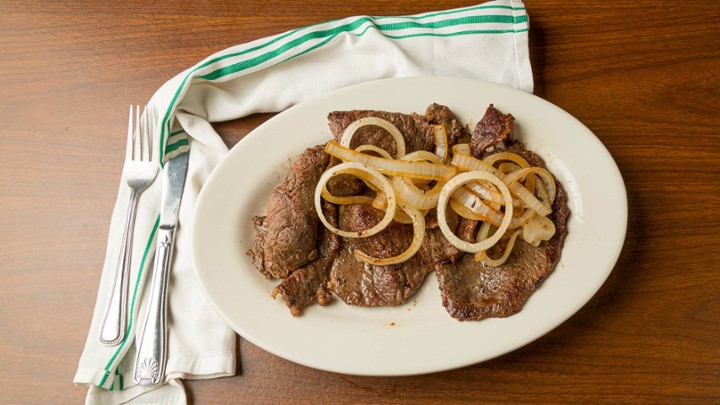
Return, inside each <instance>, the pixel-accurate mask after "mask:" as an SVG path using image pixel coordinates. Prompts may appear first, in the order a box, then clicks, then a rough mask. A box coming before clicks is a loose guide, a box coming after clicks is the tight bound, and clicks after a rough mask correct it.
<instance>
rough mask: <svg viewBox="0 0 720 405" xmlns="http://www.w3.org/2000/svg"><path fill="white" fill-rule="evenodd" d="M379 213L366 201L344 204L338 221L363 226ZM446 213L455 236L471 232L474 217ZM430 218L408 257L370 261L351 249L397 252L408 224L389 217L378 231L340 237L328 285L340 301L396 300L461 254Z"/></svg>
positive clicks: (405, 241) (406, 239)
mask: <svg viewBox="0 0 720 405" xmlns="http://www.w3.org/2000/svg"><path fill="white" fill-rule="evenodd" d="M383 215H384V213H383V212H382V211H379V210H376V209H375V208H372V207H370V206H367V205H349V206H345V207H341V209H340V227H341V228H342V229H346V230H351V231H354V230H362V229H367V228H370V227H372V226H373V225H374V224H376V223H378V222H379V221H380V220H381V219H382V217H383ZM458 219H459V217H455V218H451V221H450V226H451V228H454V227H459V228H458V230H457V233H458V235H459V237H461V238H464V239H466V240H470V239H471V238H472V237H473V229H474V228H475V221H469V220H465V219H460V220H458ZM436 224H437V221H435V220H434V219H433V218H430V221H428V223H427V225H428V226H427V228H426V231H425V237H424V239H423V243H422V245H421V247H420V250H418V252H417V253H416V254H415V256H413V257H411V258H410V259H408V260H407V261H405V262H403V263H399V264H394V265H389V266H375V265H370V264H366V263H364V262H361V261H360V260H358V259H356V258H355V256H354V252H355V250H358V249H359V250H361V251H362V252H365V253H367V254H369V255H371V256H375V257H391V256H395V255H398V254H400V253H402V252H403V251H404V250H405V249H407V247H408V246H409V245H410V243H411V242H412V238H413V227H412V225H405V224H400V223H397V222H392V223H391V224H390V225H389V226H388V227H387V228H386V229H384V230H383V231H382V232H380V233H378V234H376V235H373V236H370V237H367V238H356V239H343V242H344V243H343V247H342V249H340V252H339V254H338V256H337V258H336V259H335V262H334V263H333V265H332V268H331V270H330V281H329V282H328V287H329V288H330V290H332V291H333V292H334V293H335V294H336V295H337V296H338V297H339V298H340V299H341V300H342V301H343V302H345V303H347V304H350V305H359V306H369V307H374V306H395V305H401V304H403V303H404V302H405V301H407V299H408V298H409V297H411V296H412V295H413V294H414V293H415V292H416V291H417V289H418V288H419V287H420V286H421V285H422V283H423V281H424V280H425V276H426V275H427V274H428V273H430V272H432V271H433V270H435V266H436V265H437V264H440V263H452V262H455V261H457V260H458V259H459V258H460V257H462V252H461V251H459V250H457V249H456V248H455V247H454V246H452V245H451V244H450V242H448V241H447V239H445V237H444V236H443V235H442V232H441V231H440V229H439V228H438V227H437V225H436Z"/></svg>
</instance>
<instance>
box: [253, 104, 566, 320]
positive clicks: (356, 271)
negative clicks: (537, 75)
mask: <svg viewBox="0 0 720 405" xmlns="http://www.w3.org/2000/svg"><path fill="white" fill-rule="evenodd" d="M363 117H379V118H383V119H385V120H387V121H389V122H391V123H393V124H394V125H395V126H396V127H397V128H398V129H399V130H400V132H401V133H403V135H404V137H405V144H406V152H408V153H409V152H413V151H416V150H427V151H432V150H433V149H434V147H435V137H434V132H433V125H439V124H442V125H443V126H444V127H445V130H446V133H447V136H448V144H449V146H452V145H453V144H455V143H457V142H468V141H469V142H470V145H471V150H472V152H473V154H474V155H475V156H477V157H482V156H484V155H486V154H487V153H492V152H488V151H487V148H488V147H490V146H495V145H497V144H498V143H501V142H504V143H506V145H505V146H506V147H507V149H508V150H509V151H511V152H514V153H517V154H520V155H521V156H523V157H524V158H525V159H526V160H527V161H528V162H529V163H530V164H531V165H533V166H544V162H543V161H542V159H541V158H540V157H539V156H538V155H536V154H534V153H532V152H529V151H526V150H524V148H523V146H522V145H521V144H520V143H517V142H513V141H512V139H511V135H512V131H513V127H514V121H515V119H514V118H513V116H512V115H510V114H502V113H501V112H500V111H498V110H497V109H495V108H494V107H493V106H492V105H490V107H488V109H487V111H486V112H485V115H484V116H483V117H482V119H481V120H480V122H478V124H477V126H476V128H475V130H474V131H473V133H472V135H470V134H469V133H468V131H467V129H466V128H465V127H463V126H462V125H460V123H459V122H458V120H457V118H456V117H455V115H454V114H453V113H452V111H451V110H450V109H449V108H447V107H445V106H442V105H439V104H432V105H430V106H428V108H427V109H426V111H425V115H424V116H421V115H417V114H410V115H408V114H401V113H391V112H385V111H371V110H352V111H336V112H331V113H330V114H329V115H328V121H329V126H330V129H331V131H332V133H333V136H334V137H335V138H336V139H337V140H338V141H339V140H340V138H341V137H342V134H343V132H344V131H345V129H346V128H347V126H348V125H350V124H351V123H352V122H354V121H356V120H358V119H360V118H363ZM360 144H372V145H375V146H379V147H381V148H383V149H385V150H387V151H388V152H390V154H391V155H395V154H396V150H397V148H396V145H395V141H394V139H393V138H392V136H390V135H389V134H388V133H387V132H386V131H385V130H384V129H382V128H379V127H376V126H365V127H363V128H360V129H359V130H358V132H357V133H356V134H355V136H354V137H353V142H352V143H351V145H350V146H351V147H352V148H355V147H357V146H358V145H360ZM323 148H324V145H319V146H316V147H314V148H310V149H307V150H306V151H305V152H304V153H303V154H302V155H301V156H300V157H299V158H298V160H297V161H296V162H295V163H294V164H293V166H292V168H291V170H290V172H289V173H288V175H287V177H286V178H285V180H284V181H283V183H282V184H281V185H280V186H279V187H278V188H277V189H276V190H274V191H273V193H272V195H271V197H270V201H269V203H268V210H267V215H266V216H263V217H256V218H254V224H255V227H256V230H257V235H256V238H255V240H254V242H253V246H252V249H251V250H250V251H248V252H247V254H248V256H249V257H250V259H251V261H252V263H253V264H254V265H255V266H256V267H257V268H258V270H260V272H262V273H263V274H264V275H265V276H266V277H268V278H283V279H284V280H283V281H282V282H281V283H279V284H278V285H277V287H276V288H275V289H274V290H273V292H272V296H273V297H276V296H277V295H280V296H281V297H282V298H283V299H284V300H285V302H286V304H287V306H288V308H289V309H290V312H291V314H292V315H293V316H298V315H300V314H302V312H303V310H304V309H305V308H307V307H308V306H310V305H312V304H314V303H316V302H317V303H319V304H320V305H326V304H328V303H329V302H330V301H331V300H332V295H333V293H334V294H335V295H337V296H338V297H339V298H340V299H341V300H342V301H344V302H345V303H347V304H351V305H360V306H386V305H400V304H402V303H404V302H406V301H407V299H408V298H409V297H410V296H412V294H414V293H415V292H416V291H417V289H418V288H419V287H420V286H421V285H422V283H423V281H424V279H425V277H426V275H427V274H428V273H430V272H431V271H433V270H436V273H437V277H438V281H439V283H440V292H441V296H442V302H443V305H444V306H445V308H446V309H447V311H448V313H450V315H451V316H453V317H455V318H457V319H460V320H480V319H484V318H488V317H505V316H509V315H512V314H514V313H516V312H518V311H519V310H520V309H521V308H522V306H523V304H524V303H525V301H526V300H527V299H528V297H529V296H530V295H531V294H532V293H533V292H534V291H535V289H536V288H537V287H538V286H539V285H540V283H541V282H542V281H543V280H544V279H545V278H546V277H547V276H548V275H549V274H550V273H551V272H552V271H553V269H554V268H555V266H556V264H557V262H558V260H559V258H560V251H561V249H562V246H563V242H564V238H565V235H566V234H567V228H566V220H567V216H568V208H567V196H566V194H565V192H564V190H563V189H562V187H561V186H560V184H557V186H558V193H557V198H556V200H555V202H554V207H553V209H554V211H553V213H552V214H551V216H550V218H551V219H552V220H553V222H554V223H555V226H556V233H555V235H554V236H553V237H552V238H551V239H550V240H549V241H547V242H543V243H541V244H540V246H538V247H534V246H532V245H530V244H528V243H526V242H524V241H522V240H521V239H518V240H517V241H516V244H515V248H514V250H513V253H512V254H511V255H510V258H509V259H508V261H507V262H506V263H505V264H504V265H502V266H500V267H498V268H486V267H484V266H483V264H482V263H476V262H475V261H474V258H473V255H465V254H464V253H463V252H461V251H460V250H458V249H457V248H455V247H454V246H453V245H452V244H450V242H449V241H448V240H447V239H446V238H445V237H444V236H443V234H442V232H441V231H440V230H439V228H438V226H437V218H436V211H434V210H433V211H430V212H429V213H428V214H427V216H426V230H425V236H424V240H423V244H422V246H421V247H420V250H419V251H418V252H417V254H416V255H415V256H413V257H412V258H410V259H409V260H407V261H405V262H404V263H400V264H396V265H390V266H374V265H369V264H365V263H363V262H361V261H359V260H358V259H356V258H355V255H354V252H355V251H358V250H359V251H362V252H364V253H366V254H368V255H370V256H374V257H380V258H383V257H391V256H395V255H398V254H400V253H402V252H403V251H404V250H405V249H407V247H408V246H409V245H410V243H411V241H412V238H413V227H412V225H405V224H400V223H397V222H392V223H391V224H390V225H389V226H388V227H387V228H385V229H384V230H383V231H381V232H380V233H378V234H376V235H373V236H370V237H366V238H340V237H339V236H337V235H336V234H334V233H332V232H330V231H328V230H327V229H325V227H323V226H322V225H321V224H320V222H319V220H318V218H317V215H316V213H315V208H314V202H313V197H314V191H315V187H316V185H317V183H318V181H319V178H320V176H321V174H322V172H323V171H324V170H325V169H326V168H327V167H330V166H332V165H335V164H337V163H339V162H337V161H336V159H335V158H330V157H329V156H328V155H327V154H325V152H323ZM328 189H329V190H330V192H331V193H332V194H334V195H337V196H347V195H357V194H362V193H370V191H369V190H368V189H367V187H366V186H365V184H364V183H363V182H362V181H360V180H359V179H357V178H355V177H354V176H349V175H340V176H336V177H334V178H333V179H331V181H330V182H328ZM323 211H324V213H325V216H326V218H327V219H328V221H329V222H330V223H332V224H333V225H334V226H338V227H339V228H341V229H345V230H356V231H359V230H363V229H368V228H371V227H372V226H374V225H375V224H376V223H377V222H379V221H380V220H381V218H382V217H383V216H384V213H383V212H382V211H380V210H376V209H375V208H372V207H370V206H367V205H344V206H339V207H335V206H334V205H332V204H329V203H323ZM447 220H448V224H449V226H450V228H451V229H454V230H455V234H456V235H458V237H460V238H461V239H464V240H466V241H473V240H474V238H475V231H476V228H477V222H476V221H473V220H469V219H465V218H461V217H459V216H457V215H455V214H454V212H453V211H452V210H449V212H448V218H447Z"/></svg>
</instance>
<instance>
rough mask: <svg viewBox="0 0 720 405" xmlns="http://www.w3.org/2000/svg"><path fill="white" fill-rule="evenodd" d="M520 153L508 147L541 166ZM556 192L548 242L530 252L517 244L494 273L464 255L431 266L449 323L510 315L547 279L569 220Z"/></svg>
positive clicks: (525, 245) (537, 159) (532, 157)
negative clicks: (552, 233) (454, 259)
mask: <svg viewBox="0 0 720 405" xmlns="http://www.w3.org/2000/svg"><path fill="white" fill-rule="evenodd" d="M520 148H521V146H520V145H513V146H512V149H514V151H515V152H516V153H518V152H519V153H521V154H522V155H523V157H525V158H526V159H527V160H528V162H530V163H531V164H533V165H536V166H539V165H542V159H541V158H540V157H539V156H537V155H536V154H535V153H532V152H529V151H524V150H520ZM557 187H558V194H557V197H556V199H555V202H554V204H553V213H552V214H551V215H550V217H549V218H550V219H552V221H553V223H554V224H555V228H556V231H555V235H554V236H553V237H552V238H551V239H550V240H549V241H547V242H542V243H541V244H540V246H538V247H534V246H532V245H530V244H528V243H526V242H525V241H523V240H522V239H520V238H518V240H517V242H516V243H515V247H514V248H513V251H512V253H511V255H510V257H509V258H508V261H507V262H505V264H504V265H502V266H500V267H497V268H486V267H484V266H483V265H482V264H481V263H476V262H475V261H474V258H473V256H472V255H466V256H465V257H463V259H462V260H461V261H460V262H459V263H457V264H441V265H439V266H437V272H436V273H437V278H438V281H439V283H440V293H441V296H442V302H443V306H445V309H447V311H448V313H449V314H450V315H451V316H452V317H454V318H457V319H459V320H480V319H485V318H491V317H507V316H510V315H513V314H515V313H517V312H519V311H520V310H521V309H522V307H523V305H524V304H525V301H527V299H528V298H529V297H530V296H531V295H532V294H533V293H534V292H535V290H536V289H537V288H538V287H539V286H540V284H541V283H542V281H543V280H545V278H546V277H547V276H548V275H549V274H550V273H552V271H553V270H554V269H555V266H556V265H557V262H558V261H559V260H560V252H561V250H562V247H563V244H564V242H565V236H566V235H567V226H566V222H567V217H568V215H569V209H568V207H567V195H566V194H565V191H564V189H563V188H562V186H561V185H560V183H557Z"/></svg>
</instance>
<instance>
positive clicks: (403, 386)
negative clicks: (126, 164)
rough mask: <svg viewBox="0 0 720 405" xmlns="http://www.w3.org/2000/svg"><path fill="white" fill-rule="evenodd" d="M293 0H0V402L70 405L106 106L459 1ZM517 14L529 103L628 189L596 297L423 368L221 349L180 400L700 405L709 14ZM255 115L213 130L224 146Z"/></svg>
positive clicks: (715, 374)
mask: <svg viewBox="0 0 720 405" xmlns="http://www.w3.org/2000/svg"><path fill="white" fill-rule="evenodd" d="M311 3H312V4H311V6H309V3H308V2H307V1H283V2H280V1H267V2H225V1H198V2H175V3H173V4H172V5H166V4H162V3H161V2H150V1H135V2H129V3H128V2H100V1H84V2H64V1H61V2H49V1H48V2H33V1H27V2H22V1H8V0H0V10H2V13H0V83H2V88H1V89H0V95H1V97H0V173H1V175H0V235H1V236H2V239H0V266H1V269H2V270H1V271H0V325H2V327H0V364H2V366H0V381H2V384H1V386H0V402H2V403H57V402H62V403H80V402H82V401H83V400H84V397H85V393H86V389H85V388H81V387H74V386H73V384H72V378H73V375H74V373H75V368H76V366H77V361H78V359H79V357H80V353H81V351H82V348H83V345H84V342H85V337H86V335H87V329H88V327H89V324H90V317H91V312H92V306H93V305H94V302H95V297H96V293H97V286H98V283H99V277H100V267H101V265H102V261H103V258H104V252H105V244H106V238H107V232H108V225H109V218H110V214H111V211H112V208H113V204H114V201H115V196H116V193H117V188H118V180H119V176H120V169H121V167H122V160H123V155H122V153H121V151H122V150H123V148H124V142H125V138H124V133H125V128H126V121H125V120H126V108H127V107H126V106H127V105H129V104H131V103H138V102H141V101H142V100H147V99H148V98H149V97H150V95H152V93H153V92H154V91H155V90H156V89H157V88H158V87H159V86H160V85H162V84H163V83H164V82H165V81H166V80H168V79H169V78H171V77H173V76H174V75H175V74H177V73H179V72H180V71H182V70H184V69H185V68H187V67H189V66H191V65H193V64H194V63H196V62H197V61H199V60H201V59H203V58H204V57H206V56H207V55H209V54H211V53H213V52H216V51H218V50H221V49H223V48H226V47H228V46H231V45H234V44H238V43H242V42H246V41H250V40H253V39H256V38H260V37H263V36H267V35H271V34H275V33H279V32H282V31H285V30H288V29H292V28H296V27H298V26H302V25H307V24H312V23H317V22H320V21H324V20H328V19H332V18H339V17H344V16H350V15H357V14H408V13H415V12H422V11H430V10H439V9H446V8H452V7H457V6H462V5H470V4H473V2H466V1H426V0H423V1H412V2H399V1H383V0H376V1H359V2H338V1H327V0H323V1H313V2H311ZM526 5H527V9H528V13H529V15H530V24H531V31H530V38H531V41H530V45H531V49H530V50H531V60H532V66H533V69H534V76H535V82H536V92H535V93H536V94H537V95H539V96H541V97H543V98H545V99H547V100H549V101H551V102H553V103H555V104H557V105H558V106H560V107H562V108H563V109H565V110H567V111H568V112H570V113H571V114H573V115H574V116H576V117H577V118H578V119H580V120H581V121H582V122H583V123H585V124H586V125H587V126H588V127H589V128H590V129H591V130H592V131H593V132H594V133H595V134H596V135H597V136H598V137H599V138H600V140H601V141H602V142H603V143H604V144H605V146H606V147H607V148H608V149H609V150H610V152H611V153H612V155H613V157H614V158H615V160H616V161H617V163H618V165H619V167H620V170H621V171H622V174H623V177H624V179H625V182H626V186H627V190H628V199H629V203H630V207H629V214H630V219H629V226H628V234H627V240H626V243H625V246H624V248H623V252H622V254H621V256H620V259H619V261H618V263H617V266H616V267H615V269H614V271H613V273H612V274H611V276H610V278H609V280H608V281H607V283H606V284H605V285H604V286H603V287H602V289H601V290H600V291H599V292H598V294H597V295H596V296H595V297H594V298H593V299H592V300H591V301H590V302H589V303H588V304H587V305H586V306H585V307H584V308H583V309H582V310H580V311H579V312H578V313H577V314H576V315H575V316H573V317H572V318H571V319H570V320H568V321H567V322H565V323H564V324H563V325H561V326H560V327H558V328H557V329H555V330H554V331H552V332H550V333H549V334H547V335H546V336H544V337H542V338H541V339H539V340H537V341H536V342H533V343H531V344H529V345H527V346H526V347H523V348H521V349H519V350H517V351H514V352H512V353H509V354H507V355H504V356H502V357H500V358H497V359H494V360H491V361H488V362H485V363H482V364H478V365H475V366H471V367H466V368H463V369H459V370H454V371H448V372H444V373H437V374H431V375H425V376H416V377H404V378H367V377H354V376H346V375H339V374H333V373H328V372H322V371H317V370H313V369H309V368H306V367H303V366H299V365H296V364H293V363H290V362H288V361H285V360H283V359H280V358H278V357H275V356H273V355H271V354H269V353H267V352H265V351H263V350H261V349H259V348H257V347H256V346H254V345H252V344H250V343H248V342H247V341H245V340H243V339H242V338H239V339H238V341H239V351H238V352H239V354H238V360H239V367H238V375H237V376H235V377H232V378H223V379H216V380H209V381H188V382H186V386H187V387H188V391H189V395H190V398H191V400H192V402H193V403H195V404H214V403H218V404H221V403H223V404H224V403H253V404H276V403H296V404H318V403H334V404H346V403H347V404H350V403H353V404H363V403H366V404H370V403H385V404H426V403H476V402H490V403H503V402H507V403H521V402H527V403H536V402H544V403H672V404H675V403H703V404H704V403H720V384H719V383H718V382H719V378H720V344H718V342H719V341H720V234H719V233H718V228H720V130H719V128H720V113H718V112H719V111H720V3H717V2H707V1H687V2H678V1H650V0H636V1H632V2H627V1H600V0H586V1H582V2H562V1H557V0H537V1H530V0H529V1H528V2H527V4H526ZM269 117H270V115H267V114H266V115H257V116H253V117H249V118H247V119H244V120H240V121H237V122H231V123H224V124H221V125H219V126H218V130H219V132H220V133H222V134H223V137H224V139H225V141H226V142H227V143H228V144H229V145H231V146H232V145H234V144H235V143H236V142H238V141H239V140H240V139H241V138H242V137H243V136H244V135H245V134H246V133H247V132H248V131H250V130H251V129H252V128H254V127H255V126H257V125H258V124H259V123H261V122H262V121H264V120H265V119H267V118H269ZM608 220H612V218H608ZM418 338H419V339H421V338H422V337H421V336H419V337H418ZM428 350H429V351H432V348H430V347H429V348H428Z"/></svg>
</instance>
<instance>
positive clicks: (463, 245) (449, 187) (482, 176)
mask: <svg viewBox="0 0 720 405" xmlns="http://www.w3.org/2000/svg"><path fill="white" fill-rule="evenodd" d="M477 180H480V181H489V182H490V183H492V184H494V185H495V186H497V188H498V190H500V193H501V194H502V196H503V199H504V202H505V212H504V215H503V219H502V222H501V223H500V227H499V228H498V230H497V231H496V232H495V233H494V234H493V235H492V236H490V237H488V238H486V239H483V240H481V241H478V242H476V243H470V242H466V241H464V240H462V239H460V238H458V237H457V236H456V235H455V234H454V233H453V232H452V231H451V230H450V227H449V226H448V224H447V217H446V214H445V212H446V209H447V205H448V200H449V199H450V196H452V195H453V194H454V193H455V191H457V190H458V189H459V188H460V187H462V186H463V185H464V184H465V183H468V182H471V181H477ZM512 212H513V205H512V196H511V195H510V190H508V188H507V186H506V185H505V183H503V182H502V180H500V179H499V178H498V177H497V176H495V175H493V174H492V173H488V172H481V171H473V172H466V173H461V174H458V175H457V176H455V177H453V178H452V179H451V180H450V181H448V182H447V184H445V186H444V187H443V190H442V192H441V193H440V199H439V200H438V206H437V219H438V225H439V226H440V231H442V233H443V235H445V238H447V240H448V241H449V242H450V243H451V244H452V245H453V246H455V247H456V248H458V249H460V250H462V251H463V252H468V253H477V252H480V251H483V250H487V249H489V248H491V247H492V246H494V245H495V244H496V243H497V242H498V241H499V240H500V238H501V237H502V235H503V234H504V233H505V231H506V230H507V228H508V226H510V221H511V220H512Z"/></svg>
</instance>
